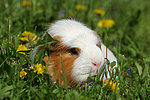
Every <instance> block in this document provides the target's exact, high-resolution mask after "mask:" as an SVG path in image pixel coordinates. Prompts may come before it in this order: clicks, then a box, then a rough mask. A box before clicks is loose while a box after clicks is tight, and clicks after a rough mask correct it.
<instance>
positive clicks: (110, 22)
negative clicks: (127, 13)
mask: <svg viewBox="0 0 150 100" xmlns="http://www.w3.org/2000/svg"><path fill="white" fill-rule="evenodd" d="M114 24H115V22H114V21H113V20H111V19H103V20H100V21H99V23H98V26H99V27H101V28H103V27H105V28H106V27H113V26H114Z"/></svg>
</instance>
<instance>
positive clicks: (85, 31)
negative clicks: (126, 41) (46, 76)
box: [31, 19, 117, 86]
mask: <svg viewBox="0 0 150 100" xmlns="http://www.w3.org/2000/svg"><path fill="white" fill-rule="evenodd" d="M46 32H47V33H48V34H49V35H50V36H51V37H52V38H54V39H56V40H58V41H59V42H58V43H51V44H50V52H51V53H50V56H49V57H48V56H45V57H44V61H45V63H46V65H47V69H48V71H49V73H50V74H51V75H52V81H53V82H55V81H59V83H60V84H61V85H64V82H63V79H62V76H61V72H62V62H61V59H62V61H63V65H64V69H65V75H66V80H67V85H68V86H72V85H74V84H76V83H78V82H82V81H86V80H87V78H88V77H90V76H96V75H98V74H99V72H100V70H101V68H102V66H103V64H104V62H105V58H106V55H107V59H108V60H109V61H110V62H113V61H115V62H116V65H115V66H114V67H117V59H116V57H115V56H114V55H113V53H112V52H111V51H110V50H109V49H108V48H106V46H105V45H104V44H103V43H102V41H101V39H100V37H99V36H98V35H97V34H96V32H94V31H93V30H91V29H89V28H88V27H87V26H85V25H84V24H82V23H80V22H77V21H75V20H70V19H63V20H59V21H56V22H55V23H53V24H51V25H50V27H49V28H48V29H47V31H46ZM106 49H107V50H106ZM39 50H40V47H36V48H35V49H34V50H33V52H32V54H31V58H32V59H33V58H34V56H35V55H36V54H37V52H38V51H39ZM106 51H107V54H106ZM53 67H54V68H55V72H56V75H54V70H53ZM108 77H109V76H107V78H108Z"/></svg>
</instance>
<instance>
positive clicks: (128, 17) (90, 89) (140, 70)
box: [0, 0, 150, 100]
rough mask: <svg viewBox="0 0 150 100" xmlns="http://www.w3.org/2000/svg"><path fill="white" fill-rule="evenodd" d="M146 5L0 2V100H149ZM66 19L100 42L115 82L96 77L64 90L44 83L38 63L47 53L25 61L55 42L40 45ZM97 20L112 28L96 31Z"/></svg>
mask: <svg viewBox="0 0 150 100" xmlns="http://www.w3.org/2000/svg"><path fill="white" fill-rule="evenodd" d="M25 3H26V4H25ZM139 5H140V6H139ZM149 5H150V2H149V0H145V2H142V0H132V1H131V0H120V1H118V0H114V1H112V0H107V1H106V0H103V1H99V0H91V1H89V0H83V1H78V2H77V1H75V0H69V1H67V0H66V1H65V0H60V1H57V0H47V1H43V0H19V1H18V0H1V1H0V99H57V100H58V99H73V100H74V99H75V98H76V99H84V100H85V99H88V100H89V99H90V100H91V99H94V100H95V99H100V100H103V99H105V100H106V99H114V100H116V99H119V100H120V99H121V100H122V99H127V100H130V99H133V100H139V99H149V98H150V75H149V74H150V52H149V51H150V46H149V44H150V27H149V24H150V20H149V16H150V13H149V11H150V7H149ZM95 9H100V10H102V11H101V14H99V13H96V12H94V10H95ZM66 18H69V19H70V18H71V19H75V20H77V21H81V22H82V23H84V24H86V25H87V26H88V27H90V28H91V29H93V30H94V31H96V32H97V33H98V34H99V35H100V36H101V39H102V41H103V42H104V43H105V45H107V47H108V48H109V49H110V50H112V51H113V52H114V54H115V55H116V57H117V59H118V65H119V66H120V71H119V72H116V73H114V74H116V75H118V79H116V78H115V77H114V76H113V75H112V77H111V78H110V79H109V80H107V82H104V81H103V80H99V76H97V77H90V78H89V79H88V80H87V81H86V82H81V83H79V84H77V85H74V86H72V87H69V88H68V89H66V87H65V88H64V87H62V86H59V85H58V83H57V82H56V83H52V82H51V80H50V78H49V77H51V75H50V74H49V73H48V72H47V68H46V66H45V63H44V60H43V59H42V57H44V54H43V52H44V51H45V53H47V54H49V52H48V49H46V50H44V49H42V50H41V52H39V53H38V54H37V56H36V58H37V59H35V60H34V61H33V60H31V59H30V54H31V52H32V50H33V48H34V47H36V46H38V45H43V46H45V47H46V48H47V46H48V43H49V42H51V41H52V42H56V41H54V40H53V39H51V38H49V39H47V38H46V39H45V41H41V40H40V37H41V36H42V35H43V33H44V32H45V30H46V28H47V27H48V25H49V24H50V23H52V22H54V21H56V20H58V19H66ZM103 19H111V20H112V21H114V23H115V24H113V25H112V26H111V27H104V26H103V27H100V26H98V23H99V22H100V21H101V20H103ZM103 25H104V24H103ZM23 33H27V34H28V35H25V34H23ZM19 46H20V48H19ZM21 46H22V47H21ZM39 59H40V60H39ZM31 66H32V67H31ZM33 66H34V67H33ZM62 75H64V73H63V74H62Z"/></svg>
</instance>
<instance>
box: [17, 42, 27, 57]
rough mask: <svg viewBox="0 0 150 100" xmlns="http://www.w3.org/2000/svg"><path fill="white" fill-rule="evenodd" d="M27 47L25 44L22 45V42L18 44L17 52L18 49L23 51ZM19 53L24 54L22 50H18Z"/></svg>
mask: <svg viewBox="0 0 150 100" xmlns="http://www.w3.org/2000/svg"><path fill="white" fill-rule="evenodd" d="M27 49H28V48H27V47H26V46H24V45H22V44H20V45H19V46H18V48H17V52H19V51H25V50H27ZM19 53H21V54H24V55H25V53H24V52H19Z"/></svg>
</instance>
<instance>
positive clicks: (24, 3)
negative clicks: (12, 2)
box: [22, 1, 31, 7]
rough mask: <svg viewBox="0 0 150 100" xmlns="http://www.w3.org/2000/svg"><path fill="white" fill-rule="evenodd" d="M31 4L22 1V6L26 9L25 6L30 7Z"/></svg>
mask: <svg viewBox="0 0 150 100" xmlns="http://www.w3.org/2000/svg"><path fill="white" fill-rule="evenodd" d="M30 5H31V2H30V1H23V3H22V6H23V7H26V6H30Z"/></svg>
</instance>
